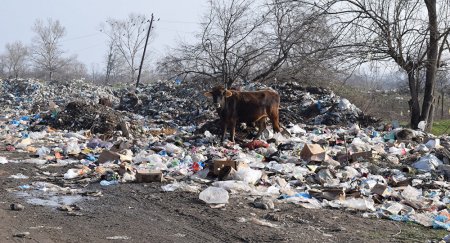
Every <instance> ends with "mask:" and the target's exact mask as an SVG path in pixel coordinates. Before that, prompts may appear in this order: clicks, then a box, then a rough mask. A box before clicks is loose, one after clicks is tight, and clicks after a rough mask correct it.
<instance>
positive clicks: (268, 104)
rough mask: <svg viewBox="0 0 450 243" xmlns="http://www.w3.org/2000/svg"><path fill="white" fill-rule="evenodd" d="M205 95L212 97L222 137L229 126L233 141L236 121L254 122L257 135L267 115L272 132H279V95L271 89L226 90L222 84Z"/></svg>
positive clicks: (259, 133) (264, 125) (263, 126)
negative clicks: (220, 124) (219, 121)
mask: <svg viewBox="0 0 450 243" xmlns="http://www.w3.org/2000/svg"><path fill="white" fill-rule="evenodd" d="M205 96H207V97H212V99H213V102H214V105H215V106H216V109H217V113H218V114H219V117H220V120H221V123H222V129H223V133H222V138H221V141H223V140H224V137H225V135H226V133H227V128H228V127H230V128H231V141H233V142H234V135H235V132H236V123H238V122H239V123H241V122H245V123H247V124H251V123H256V124H257V126H258V129H259V130H258V133H257V135H256V137H259V136H260V135H261V133H262V132H263V130H264V129H265V128H266V123H265V120H266V118H267V117H268V118H269V119H270V121H271V122H272V125H273V130H274V132H280V124H279V121H278V119H279V113H278V109H279V106H280V96H279V95H278V93H277V92H275V91H273V90H261V91H251V92H250V91H237V90H226V89H225V88H223V87H222V86H216V87H214V88H213V89H212V91H210V92H206V93H205Z"/></svg>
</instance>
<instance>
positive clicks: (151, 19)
mask: <svg viewBox="0 0 450 243" xmlns="http://www.w3.org/2000/svg"><path fill="white" fill-rule="evenodd" d="M152 24H153V14H152V17H151V18H150V26H149V27H148V32H147V38H146V39H145V46H144V52H143V53H142V59H141V65H140V66H139V73H138V77H137V81H136V89H137V88H138V86H139V80H140V79H141V72H142V65H143V64H144V58H145V51H146V50H147V43H148V37H149V36H150V31H151V29H152Z"/></svg>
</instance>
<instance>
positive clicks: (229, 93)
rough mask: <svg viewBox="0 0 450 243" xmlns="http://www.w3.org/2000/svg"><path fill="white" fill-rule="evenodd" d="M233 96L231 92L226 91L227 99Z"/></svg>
mask: <svg viewBox="0 0 450 243" xmlns="http://www.w3.org/2000/svg"><path fill="white" fill-rule="evenodd" d="M232 95H233V93H232V92H231V91H229V90H227V91H225V97H227V98H228V97H230V96H232Z"/></svg>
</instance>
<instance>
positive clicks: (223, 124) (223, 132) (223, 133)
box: [220, 122, 228, 142]
mask: <svg viewBox="0 0 450 243" xmlns="http://www.w3.org/2000/svg"><path fill="white" fill-rule="evenodd" d="M227 126H228V124H227V123H226V122H223V123H222V138H221V139H220V142H223V140H224V138H225V135H226V134H227Z"/></svg>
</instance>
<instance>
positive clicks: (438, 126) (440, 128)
mask: <svg viewBox="0 0 450 243" xmlns="http://www.w3.org/2000/svg"><path fill="white" fill-rule="evenodd" d="M431 133H433V134H434V135H436V136H439V135H443V134H449V133H450V120H441V121H436V122H434V123H433V129H432V130H431Z"/></svg>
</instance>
